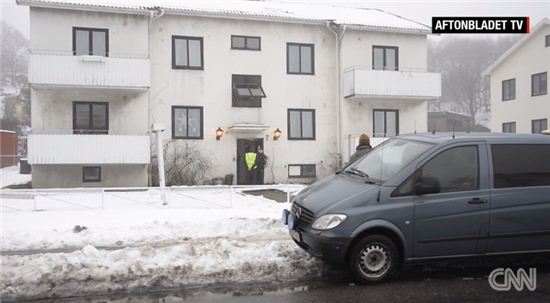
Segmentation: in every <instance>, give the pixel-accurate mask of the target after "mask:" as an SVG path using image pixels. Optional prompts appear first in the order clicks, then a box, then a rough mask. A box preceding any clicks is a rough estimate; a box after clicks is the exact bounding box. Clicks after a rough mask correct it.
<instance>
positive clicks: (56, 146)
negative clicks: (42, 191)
mask: <svg viewBox="0 0 550 303" xmlns="http://www.w3.org/2000/svg"><path fill="white" fill-rule="evenodd" d="M28 160H29V163H30V164H148V163H149V161H150V140H149V136H147V135H66V134H60V135H58V134H45V135H42V134H33V135H29V137H28Z"/></svg>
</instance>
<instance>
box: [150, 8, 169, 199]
mask: <svg viewBox="0 0 550 303" xmlns="http://www.w3.org/2000/svg"><path fill="white" fill-rule="evenodd" d="M163 15H164V9H155V10H149V22H148V24H147V49H148V51H149V53H148V54H147V57H148V58H149V62H151V25H152V24H153V22H154V21H155V20H157V19H158V18H160V17H162V16H163ZM149 79H150V80H152V73H151V64H150V63H149ZM151 82H152V81H151ZM150 111H151V86H150V87H149V89H148V90H147V127H149V126H150V125H151V112H150ZM148 132H149V131H148ZM149 134H150V132H149ZM160 134H161V132H158V133H157V140H158V138H161V135H160ZM149 137H150V135H149ZM160 143H161V145H162V142H160ZM157 145H158V142H157ZM149 151H150V154H151V155H152V154H153V145H152V144H149ZM157 152H158V151H157ZM161 155H162V154H161ZM158 164H159V167H160V162H159V163H158ZM159 170H160V169H159ZM162 170H163V171H162V181H163V184H164V183H165V182H164V157H163V160H162ZM160 176H161V174H160V171H159V182H160ZM149 185H151V174H150V173H149ZM163 187H164V185H163ZM165 201H166V200H165V197H164V190H163V202H165Z"/></svg>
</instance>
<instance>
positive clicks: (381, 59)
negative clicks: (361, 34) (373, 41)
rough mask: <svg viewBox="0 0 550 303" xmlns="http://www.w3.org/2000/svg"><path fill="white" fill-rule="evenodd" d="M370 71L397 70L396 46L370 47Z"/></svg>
mask: <svg viewBox="0 0 550 303" xmlns="http://www.w3.org/2000/svg"><path fill="white" fill-rule="evenodd" d="M372 69H376V70H399V48H398V47H397V46H378V45H373V46H372Z"/></svg>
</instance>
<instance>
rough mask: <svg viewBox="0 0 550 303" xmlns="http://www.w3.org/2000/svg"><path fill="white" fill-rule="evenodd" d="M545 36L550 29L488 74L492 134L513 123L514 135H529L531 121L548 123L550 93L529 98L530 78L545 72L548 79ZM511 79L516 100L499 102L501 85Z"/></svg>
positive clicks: (549, 54)
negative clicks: (504, 125) (514, 81)
mask: <svg viewBox="0 0 550 303" xmlns="http://www.w3.org/2000/svg"><path fill="white" fill-rule="evenodd" d="M546 35H550V25H546V26H545V27H544V28H541V29H540V30H539V31H537V32H536V33H535V34H534V36H533V37H531V38H530V39H529V40H527V42H525V43H524V44H523V45H521V46H520V47H519V48H518V49H517V50H516V51H515V52H514V53H512V54H511V55H510V56H509V57H508V58H506V59H505V60H504V61H503V62H502V63H501V64H500V65H498V66H497V67H496V68H495V69H494V70H493V71H492V72H491V75H490V76H491V80H490V82H491V131H493V132H502V123H505V122H516V132H517V133H531V120H535V119H548V122H549V123H550V92H548V93H547V94H546V95H542V96H534V97H533V96H531V75H532V74H537V73H541V72H547V73H548V74H547V75H548V76H550V47H545V43H544V37H545V36H546ZM512 78H515V79H516V98H515V99H514V100H509V101H502V81H503V80H508V79H512ZM549 83H550V82H549ZM548 89H550V87H548V88H547V90H548Z"/></svg>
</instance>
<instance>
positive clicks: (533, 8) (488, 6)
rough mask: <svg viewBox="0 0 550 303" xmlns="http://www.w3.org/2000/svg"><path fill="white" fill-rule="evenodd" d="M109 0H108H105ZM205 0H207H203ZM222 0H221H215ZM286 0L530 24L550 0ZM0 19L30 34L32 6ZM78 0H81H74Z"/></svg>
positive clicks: (11, 1)
mask: <svg viewBox="0 0 550 303" xmlns="http://www.w3.org/2000/svg"><path fill="white" fill-rule="evenodd" d="M105 1H106V2H107V1H108V0H105ZM173 1H186V0H173ZM203 1H204V0H203ZM214 1H219V0H214ZM284 1H286V2H302V3H304V2H305V3H308V2H310V3H327V4H330V5H343V6H353V7H373V8H379V9H383V10H386V11H389V12H392V13H394V14H397V15H401V16H403V17H406V18H409V19H413V20H415V21H418V22H422V23H424V24H427V25H430V24H431V17H432V16H529V17H531V26H534V24H536V23H537V22H539V21H540V20H541V19H543V18H550V0H538V1H533V0H528V1H503V0H500V1H495V0H481V1H471V0H464V1H457V0H437V1H418V0H401V1H391V0H390V1H369V0H363V1H327V0H309V1H304V0H284ZM0 2H1V6H0V19H3V20H5V21H7V22H8V23H9V24H11V25H12V26H14V27H15V28H17V29H18V30H19V31H21V33H23V35H24V36H25V37H29V8H28V7H26V6H18V5H16V3H15V0H0ZM75 2H78V0H75ZM281 2H283V1H281Z"/></svg>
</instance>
